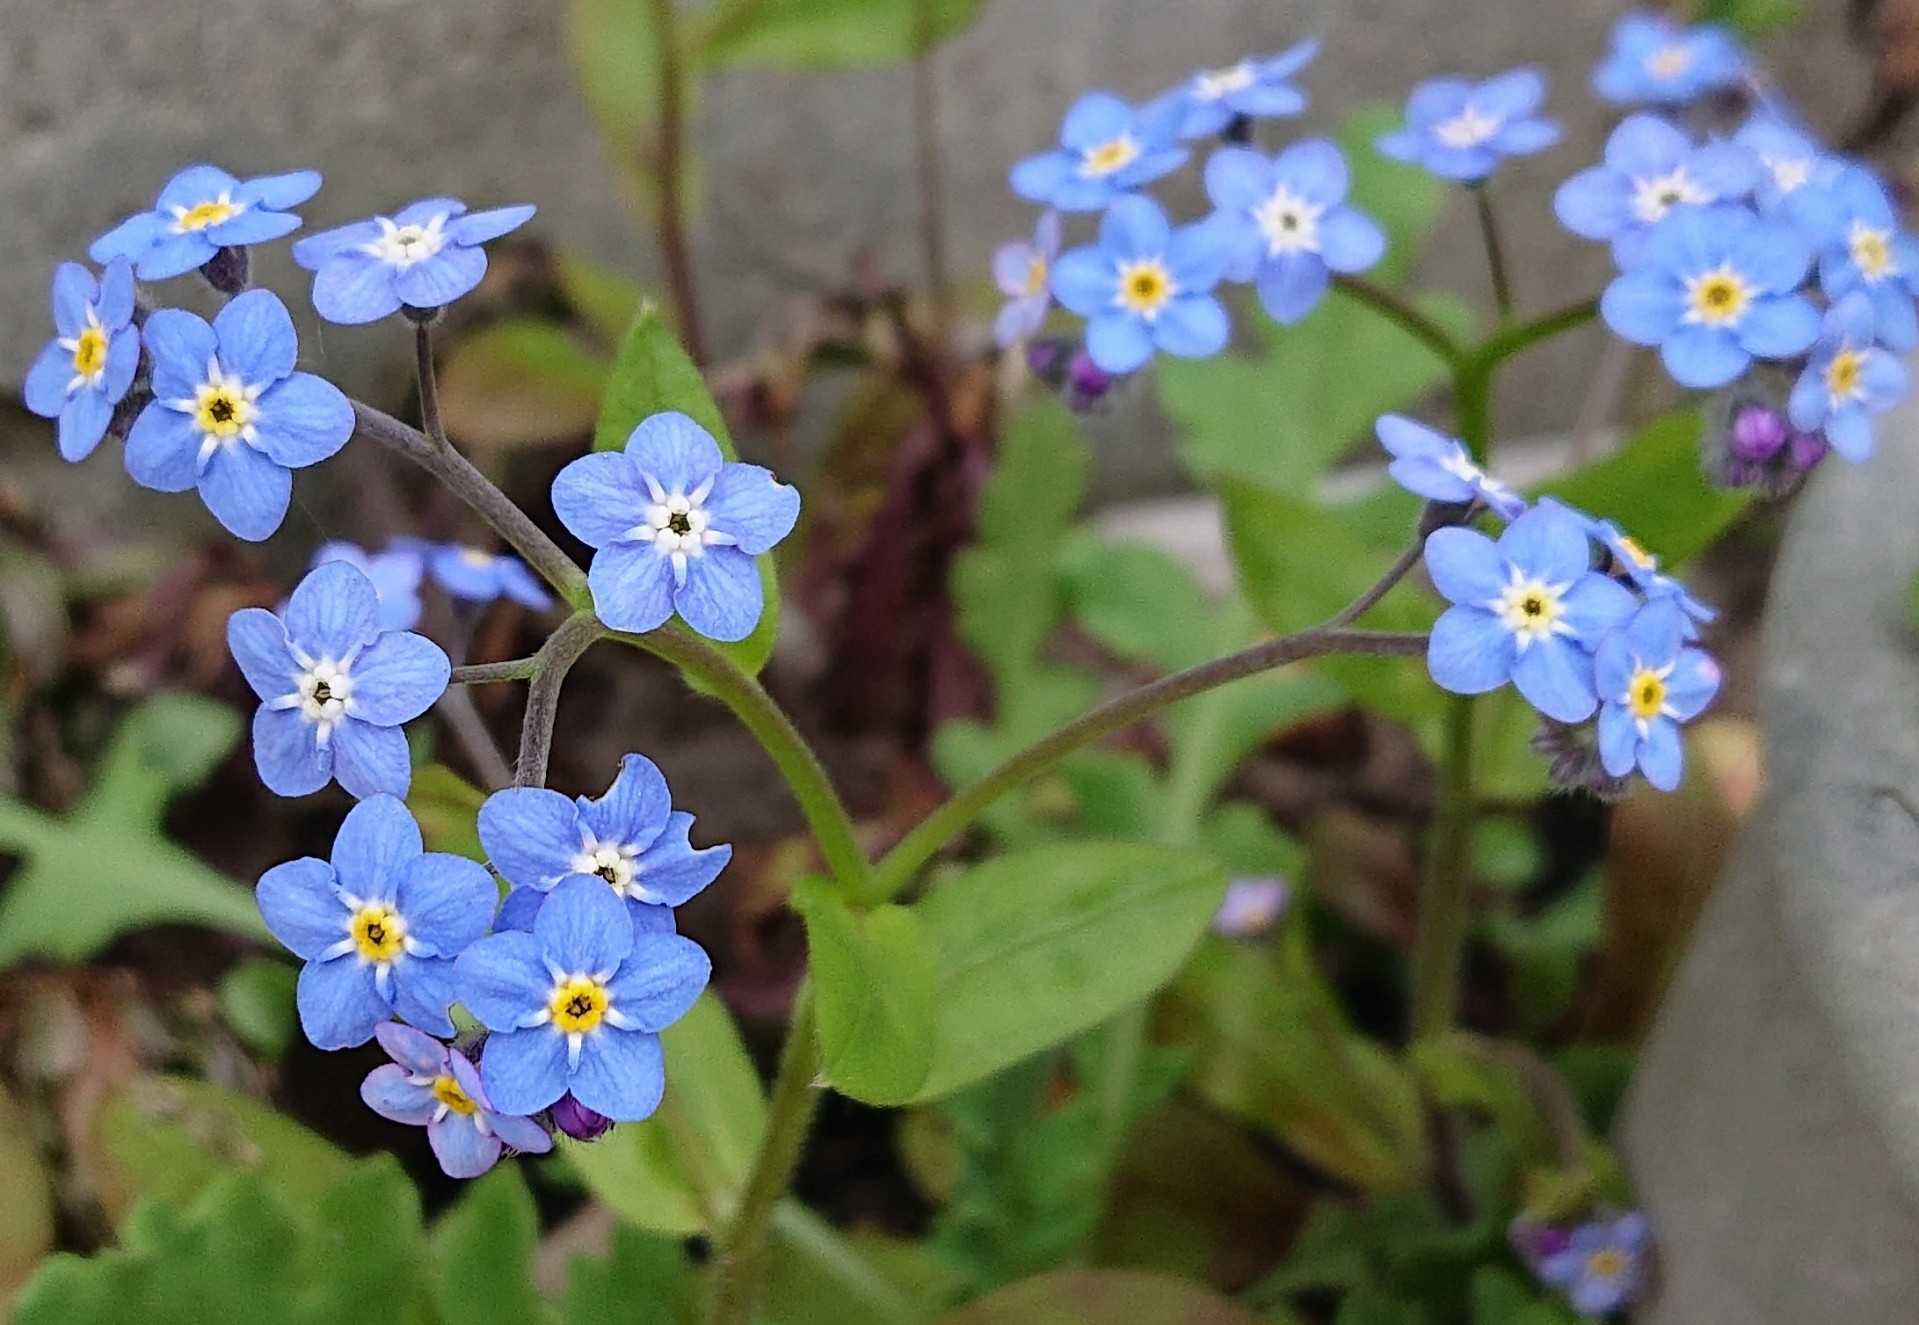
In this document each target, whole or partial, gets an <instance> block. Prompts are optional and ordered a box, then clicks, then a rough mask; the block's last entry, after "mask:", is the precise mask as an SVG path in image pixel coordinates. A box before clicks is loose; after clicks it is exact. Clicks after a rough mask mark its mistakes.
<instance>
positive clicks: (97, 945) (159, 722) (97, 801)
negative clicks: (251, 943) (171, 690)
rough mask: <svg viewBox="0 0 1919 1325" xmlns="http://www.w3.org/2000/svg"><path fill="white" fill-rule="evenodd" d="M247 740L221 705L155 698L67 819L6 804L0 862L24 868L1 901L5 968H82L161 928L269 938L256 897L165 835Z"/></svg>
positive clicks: (0, 805)
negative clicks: (167, 823)
mask: <svg viewBox="0 0 1919 1325" xmlns="http://www.w3.org/2000/svg"><path fill="white" fill-rule="evenodd" d="M239 729H240V723H239V719H238V718H237V717H235V716H234V714H233V711H232V710H231V709H228V708H226V707H224V706H222V705H219V704H215V703H213V702H212V701H211V700H206V699H202V698H200V697H198V696H197V695H157V696H155V697H153V698H151V699H149V700H147V701H145V702H144V703H142V704H141V705H140V706H139V707H138V708H136V709H134V710H133V711H132V713H130V714H129V715H128V716H127V719H126V721H125V722H124V723H122V724H121V727H120V730H119V732H118V733H117V734H116V735H115V737H114V741H113V745H112V747H111V748H110V749H109V750H108V752H107V756H106V759H105V761H104V762H103V764H102V765H101V768H100V772H99V774H98V777H97V779H96V780H95V782H94V785H93V787H92V789H91V790H90V791H89V792H88V793H87V795H86V796H85V798H83V799H82V800H81V802H80V804H79V806H78V807H77V808H76V809H75V810H74V812H73V813H72V814H71V815H69V816H68V817H67V818H65V819H54V818H51V817H49V816H47V815H44V814H41V813H40V812H39V811H37V810H34V809H31V808H29V807H28V806H26V805H24V804H22V803H20V802H19V801H14V800H8V799H5V798H0V852H5V853H9V854H16V855H20V856H23V857H25V859H24V860H23V861H22V862H21V865H20V868H19V869H18V870H17V871H16V872H15V874H14V876H13V878H12V879H11V880H9V881H8V884H7V887H6V890H5V892H4V893H0V968H4V967H7V966H10V965H12V964H13V963H14V962H17V961H19V960H20V959H21V958H22V957H25V956H28V955H30V954H35V953H38V954H41V955H44V956H48V957H53V958H56V959H58V960H62V961H78V960H80V959H82V958H85V957H90V956H92V955H93V954H94V953H96V952H98V951H99V950H100V949H102V948H104V947H105V946H106V945H107V944H109V943H111V942H112V941H113V940H114V939H115V938H117V937H119V936H120V935H121V934H124V933H127V932H128V931H130V930H135V929H140V928H143V927H145V926H147V925H155V924H160V923H163V922H170V923H177V924H194V925H206V926H209V927H211V928H215V929H224V930H227V931H229V932H230V933H234V934H239V935H242V936H244V937H247V938H261V939H264V938H267V937H269V936H268V934H267V929H266V926H265V925H264V924H262V923H261V921H260V915H259V912H258V911H257V910H255V908H254V905H253V896H252V894H251V892H250V891H249V890H247V889H245V888H242V887H239V886H237V885H236V884H234V883H233V882H231V881H230V880H228V879H226V878H224V877H223V876H221V875H220V874H218V873H216V872H214V871H213V870H211V869H209V868H208V867H207V866H205V865H203V864H201V863H200V861H199V860H197V859H196V858H194V857H193V856H190V855H188V854H187V853H186V852H185V851H182V850H181V849H180V848H179V847H176V846H174V845H173V844H172V843H171V842H169V841H167V840H166V839H165V838H164V837H163V836H162V835H161V831H160V817H161V815H162V813H163V812H164V811H165V809H166V803H167V800H168V798H169V797H171V796H172V795H173V794H174V793H176V792H179V791H182V790H184V789H186V788H187V787H190V786H193V785H194V784H195V783H198V782H199V781H200V780H201V779H203V778H204V777H206V775H207V774H208V773H209V772H210V771H212V768H213V766H214V764H216V763H217V762H219V760H220V758H221V757H222V756H224V755H225V754H226V752H227V751H228V750H230V749H232V747H233V741H234V738H235V737H236V736H238V734H239ZM105 880H111V883H110V884H108V883H106V882H103V881H105Z"/></svg>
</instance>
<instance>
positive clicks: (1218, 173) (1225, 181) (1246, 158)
mask: <svg viewBox="0 0 1919 1325" xmlns="http://www.w3.org/2000/svg"><path fill="white" fill-rule="evenodd" d="M1280 159H1281V160H1282V161H1284V160H1285V157H1284V156H1281V158H1280ZM1272 191H1273V163H1272V162H1270V161H1268V160H1267V159H1266V158H1265V157H1264V156H1262V155H1261V154H1260V153H1258V152H1255V151H1253V150H1252V149H1251V148H1247V147H1222V148H1220V149H1219V150H1218V151H1217V152H1214V153H1213V154H1212V156H1210V157H1208V158H1207V160H1206V196H1207V197H1209V198H1211V199H1212V200H1213V205H1214V206H1215V207H1221V208H1225V209H1226V210H1228V211H1234V212H1249V211H1251V210H1252V209H1253V208H1255V207H1257V206H1259V204H1261V203H1262V202H1264V201H1266V195H1267V194H1269V193H1271V192H1272Z"/></svg>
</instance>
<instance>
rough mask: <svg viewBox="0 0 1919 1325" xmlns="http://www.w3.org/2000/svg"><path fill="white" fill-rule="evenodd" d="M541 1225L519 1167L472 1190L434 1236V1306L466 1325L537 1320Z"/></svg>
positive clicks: (507, 1167)
mask: <svg viewBox="0 0 1919 1325" xmlns="http://www.w3.org/2000/svg"><path fill="white" fill-rule="evenodd" d="M539 1232H540V1219H539V1215H538V1213H537V1212H536V1211H535V1210H534V1208H533V1197H532V1195H531V1194H530V1193H528V1191H527V1190H526V1181H525V1179H523V1178H522V1177H521V1176H520V1169H519V1166H518V1165H516V1164H501V1165H498V1166H496V1167H495V1168H494V1169H493V1171H492V1172H491V1173H488V1174H487V1175H486V1176H485V1177H482V1178H480V1179H479V1180H478V1181H476V1182H473V1183H471V1184H470V1185H469V1186H468V1187H467V1188H466V1189H465V1191H464V1192H462V1193H461V1196H460V1199H459V1202H458V1203H457V1204H456V1205H454V1207H453V1208H452V1209H451V1210H449V1211H447V1212H446V1214H444V1215H442V1216H440V1220H439V1222H438V1223H437V1224H436V1225H434V1228H433V1251H434V1259H435V1261H436V1262H437V1263H438V1264H437V1273H436V1274H435V1275H434V1278H433V1300H434V1302H435V1304H436V1305H437V1306H438V1307H439V1312H440V1318H441V1319H442V1320H449V1321H454V1320H457V1321H459V1322H461V1325H528V1322H532V1321H537V1320H538V1319H539V1318H540V1310H541V1306H540V1296H539V1294H538V1293H536V1292H534V1291H533V1252H534V1249H535V1247H536V1246H537V1245H538V1242H539Z"/></svg>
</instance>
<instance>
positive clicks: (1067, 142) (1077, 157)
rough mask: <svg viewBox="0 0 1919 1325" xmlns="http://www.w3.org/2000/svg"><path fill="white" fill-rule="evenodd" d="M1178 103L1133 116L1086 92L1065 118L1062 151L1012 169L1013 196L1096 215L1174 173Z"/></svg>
mask: <svg viewBox="0 0 1919 1325" xmlns="http://www.w3.org/2000/svg"><path fill="white" fill-rule="evenodd" d="M1181 113H1182V108H1181V106H1180V104H1179V103H1178V102H1177V101H1165V102H1158V103H1154V104H1153V105H1151V106H1147V107H1144V108H1142V109H1138V110H1135V109H1134V108H1133V107H1132V106H1129V105H1127V104H1126V102H1124V101H1122V100H1121V99H1120V98H1118V97H1116V96H1114V95H1113V94H1112V93H1110V92H1088V93H1086V94H1085V95H1084V96H1082V97H1081V98H1080V99H1079V100H1078V101H1075V102H1074V103H1073V105H1072V107H1071V108H1070V109H1069V110H1068V111H1067V112H1066V121H1065V123H1064V124H1063V125H1062V127H1061V128H1060V134H1059V140H1060V145H1059V146H1058V147H1056V148H1054V149H1053V150H1052V151H1050V152H1042V153H1040V154H1039V155H1038V156H1029V157H1027V158H1026V160H1024V161H1022V162H1020V163H1019V164H1018V165H1016V166H1014V167H1013V172H1012V176H1011V180H1012V185H1013V192H1015V193H1017V194H1018V195H1019V196H1020V197H1022V198H1024V199H1026V200H1027V201H1028V202H1037V203H1043V204H1044V205H1046V206H1048V207H1057V208H1058V209H1059V210H1060V211H1062V212H1096V211H1098V210H1100V209H1101V208H1102V207H1105V206H1106V205H1107V204H1108V203H1110V202H1112V201H1113V199H1115V198H1117V197H1119V196H1120V195H1122V194H1124V193H1127V192H1129V191H1131V190H1133V189H1137V188H1138V187H1140V185H1142V184H1147V183H1150V182H1152V181H1153V180H1156V179H1158V178H1159V177H1160V176H1161V175H1165V174H1168V173H1170V172H1172V171H1174V170H1178V169H1179V168H1180V166H1182V165H1183V164H1185V161H1186V149H1185V148H1183V147H1180V146H1179V145H1178V144H1176V143H1175V142H1174V135H1175V134H1176V133H1177V132H1178V129H1179V121H1180V118H1181Z"/></svg>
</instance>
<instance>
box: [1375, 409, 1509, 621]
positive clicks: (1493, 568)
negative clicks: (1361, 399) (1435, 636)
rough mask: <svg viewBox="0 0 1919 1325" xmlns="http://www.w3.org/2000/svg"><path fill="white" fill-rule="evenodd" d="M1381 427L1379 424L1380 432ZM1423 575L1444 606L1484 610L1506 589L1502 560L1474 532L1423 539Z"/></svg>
mask: <svg viewBox="0 0 1919 1325" xmlns="http://www.w3.org/2000/svg"><path fill="white" fill-rule="evenodd" d="M1389 417H1390V416H1389ZM1385 423H1386V420H1385V419H1381V420H1380V422H1379V426H1380V428H1381V430H1382V432H1383V431H1384V428H1385ZM1426 572H1427V574H1429V575H1430V576H1432V581H1433V587H1434V588H1435V589H1437V590H1439V592H1440V593H1441V594H1442V595H1443V596H1444V597H1445V598H1446V600H1447V601H1448V602H1453V603H1459V604H1463V605H1466V606H1471V607H1484V606H1485V605H1486V604H1487V603H1488V602H1491V601H1492V600H1493V599H1495V598H1498V597H1499V596H1500V594H1502V593H1504V592H1505V589H1506V562H1505V558H1503V557H1502V556H1500V554H1499V549H1498V548H1496V547H1495V546H1494V545H1493V541H1492V540H1491V539H1490V538H1488V537H1486V536H1485V535H1484V534H1482V533H1480V532H1479V531H1478V530H1476V529H1462V528H1458V527H1450V528H1446V529H1435V530H1433V532H1432V533H1430V534H1428V535H1426Z"/></svg>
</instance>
